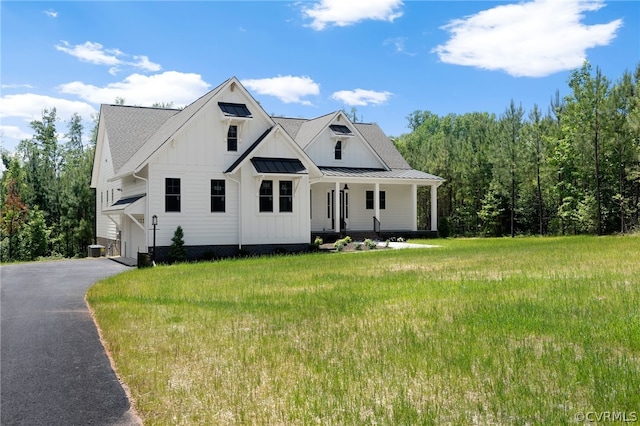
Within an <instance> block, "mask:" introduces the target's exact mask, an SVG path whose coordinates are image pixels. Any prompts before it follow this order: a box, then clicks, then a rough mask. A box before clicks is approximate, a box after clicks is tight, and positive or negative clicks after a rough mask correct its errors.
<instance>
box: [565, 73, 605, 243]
mask: <svg viewBox="0 0 640 426" xmlns="http://www.w3.org/2000/svg"><path fill="white" fill-rule="evenodd" d="M591 69H592V68H591V65H590V64H589V63H588V62H585V63H584V65H583V66H582V68H580V69H579V70H575V71H573V72H572V73H571V77H570V79H569V87H570V88H571V90H572V94H571V95H569V96H568V97H567V99H566V104H567V107H566V108H567V109H566V111H567V114H566V116H567V121H565V126H566V130H567V132H568V133H569V136H570V138H571V139H572V142H573V143H575V144H577V145H578V146H579V147H580V149H579V150H578V152H580V153H582V154H583V157H582V159H583V166H584V167H585V169H584V170H583V173H582V179H583V183H584V187H585V190H587V191H588V192H591V193H592V194H594V196H595V203H596V209H595V213H596V218H595V221H596V229H597V233H598V235H601V234H602V232H603V217H602V216H603V215H602V211H603V209H602V186H603V182H602V174H601V167H602V165H601V160H602V151H603V139H605V129H606V127H607V123H606V120H607V110H606V100H607V97H608V96H609V92H610V89H609V80H608V79H607V78H606V77H605V76H604V75H602V72H601V71H600V68H596V73H595V76H592V75H591ZM591 167H592V169H591V170H592V171H593V180H592V179H591V178H590V173H589V172H588V171H587V170H588V168H591Z"/></svg>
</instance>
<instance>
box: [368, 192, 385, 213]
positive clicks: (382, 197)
mask: <svg viewBox="0 0 640 426" xmlns="http://www.w3.org/2000/svg"><path fill="white" fill-rule="evenodd" d="M378 201H379V202H380V210H384V209H385V207H386V206H387V194H386V193H385V192H384V191H380V198H379V199H378ZM365 204H366V209H367V210H373V191H366V198H365Z"/></svg>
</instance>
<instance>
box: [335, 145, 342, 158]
mask: <svg viewBox="0 0 640 426" xmlns="http://www.w3.org/2000/svg"><path fill="white" fill-rule="evenodd" d="M334 156H335V159H336V160H342V141H338V142H336V147H335V150H334Z"/></svg>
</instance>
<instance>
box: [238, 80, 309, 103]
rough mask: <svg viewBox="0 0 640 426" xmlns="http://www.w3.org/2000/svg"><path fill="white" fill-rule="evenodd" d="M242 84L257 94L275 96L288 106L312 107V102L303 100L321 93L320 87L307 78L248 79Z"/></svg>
mask: <svg viewBox="0 0 640 426" xmlns="http://www.w3.org/2000/svg"><path fill="white" fill-rule="evenodd" d="M242 84H243V85H244V86H246V87H247V88H248V89H250V90H253V91H255V92H256V93H259V94H261V95H270V96H275V97H276V98H278V99H280V100H281V101H282V102H284V103H287V104H290V103H298V104H302V105H311V102H310V101H308V100H304V99H302V98H303V97H305V96H310V95H318V94H319V93H320V85H319V84H318V83H316V82H314V81H313V80H312V79H311V78H310V77H306V76H305V77H295V76H292V75H285V76H278V77H272V78H263V79H248V80H242Z"/></svg>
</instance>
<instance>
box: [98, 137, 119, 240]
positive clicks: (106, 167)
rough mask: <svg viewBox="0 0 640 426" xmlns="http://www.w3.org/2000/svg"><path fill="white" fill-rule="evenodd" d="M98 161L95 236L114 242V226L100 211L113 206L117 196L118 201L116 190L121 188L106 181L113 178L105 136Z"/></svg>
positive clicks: (115, 183)
mask: <svg viewBox="0 0 640 426" xmlns="http://www.w3.org/2000/svg"><path fill="white" fill-rule="evenodd" d="M99 161H100V174H99V176H98V185H97V186H96V235H97V236H98V237H99V238H106V239H109V240H115V239H116V237H117V230H116V224H115V223H114V222H113V221H112V220H111V219H109V218H108V217H107V216H106V215H103V214H102V210H104V209H107V208H109V207H110V206H112V205H113V203H114V202H115V201H114V200H113V198H114V197H116V196H117V197H118V199H120V191H117V188H120V187H121V182H120V181H119V180H118V181H115V182H109V181H108V180H109V179H110V178H111V177H112V176H113V174H114V171H113V160H112V158H111V150H110V149H109V139H108V137H107V135H106V134H105V135H104V146H103V149H102V156H101V158H100V159H99ZM116 192H118V194H116ZM112 194H113V195H112ZM116 220H117V219H116Z"/></svg>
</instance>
